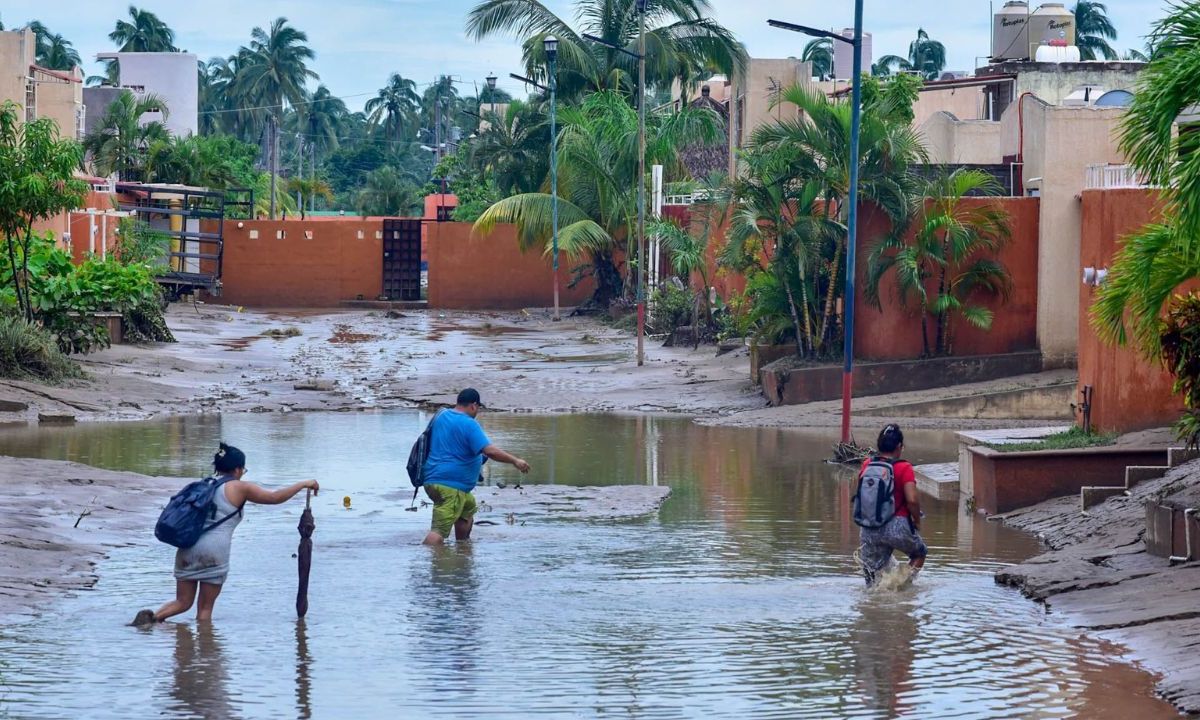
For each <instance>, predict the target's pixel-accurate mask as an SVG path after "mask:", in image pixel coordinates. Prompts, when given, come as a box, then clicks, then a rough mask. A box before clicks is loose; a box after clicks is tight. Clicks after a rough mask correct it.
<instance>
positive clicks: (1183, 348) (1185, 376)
mask: <svg viewBox="0 0 1200 720" xmlns="http://www.w3.org/2000/svg"><path fill="white" fill-rule="evenodd" d="M1160 342H1161V344H1162V358H1163V363H1164V364H1166V366H1167V370H1169V371H1170V373H1171V375H1173V376H1174V377H1175V388H1174V389H1175V392H1177V393H1179V394H1180V395H1182V396H1183V403H1184V407H1185V408H1186V411H1185V413H1184V415H1183V417H1182V418H1180V419H1179V422H1178V423H1176V425H1175V432H1176V434H1177V436H1178V437H1179V439H1180V440H1182V441H1183V442H1184V443H1186V444H1187V446H1188V447H1189V448H1196V447H1197V446H1198V445H1200V297H1197V296H1196V295H1194V294H1189V295H1186V296H1177V297H1176V298H1175V302H1174V303H1173V305H1172V307H1171V309H1170V311H1169V312H1168V313H1167V317H1166V320H1165V322H1164V323H1163V327H1162V333H1161V335H1160Z"/></svg>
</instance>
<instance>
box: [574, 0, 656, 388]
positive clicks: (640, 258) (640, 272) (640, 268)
mask: <svg viewBox="0 0 1200 720" xmlns="http://www.w3.org/2000/svg"><path fill="white" fill-rule="evenodd" d="M636 3H637V5H636V7H637V13H638V51H637V52H631V51H629V50H626V49H625V48H623V47H621V46H620V45H617V44H616V43H612V42H609V41H607V40H605V39H603V38H599V37H596V36H594V35H588V34H587V33H584V34H583V37H584V39H586V40H591V41H592V42H594V43H597V44H599V45H603V46H605V47H608V48H612V49H613V50H616V51H617V52H621V53H625V54H626V55H628V56H629V57H632V58H635V59H636V60H637V61H638V87H637V105H638V177H637V184H638V227H637V235H638V242H637V364H638V366H639V367H640V366H642V365H645V364H646V350H645V343H646V265H647V262H646V0H636Z"/></svg>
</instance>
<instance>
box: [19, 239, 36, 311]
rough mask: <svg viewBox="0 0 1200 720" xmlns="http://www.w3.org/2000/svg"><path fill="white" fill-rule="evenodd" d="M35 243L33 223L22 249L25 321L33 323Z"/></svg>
mask: <svg viewBox="0 0 1200 720" xmlns="http://www.w3.org/2000/svg"><path fill="white" fill-rule="evenodd" d="M32 243H33V221H32V220H30V221H29V224H28V225H26V226H25V242H24V243H23V244H22V247H21V286H22V287H24V289H25V319H26V320H27V321H29V322H33V298H32V297H31V296H30V294H29V246H30V245H31V244H32Z"/></svg>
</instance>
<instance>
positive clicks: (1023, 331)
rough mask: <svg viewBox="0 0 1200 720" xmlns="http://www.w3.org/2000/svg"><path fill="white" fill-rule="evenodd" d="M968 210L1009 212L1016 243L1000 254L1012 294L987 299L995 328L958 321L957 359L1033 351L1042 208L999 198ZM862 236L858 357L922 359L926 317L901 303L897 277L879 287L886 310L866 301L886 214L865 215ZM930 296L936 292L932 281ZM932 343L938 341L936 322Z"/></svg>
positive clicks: (886, 224)
mask: <svg viewBox="0 0 1200 720" xmlns="http://www.w3.org/2000/svg"><path fill="white" fill-rule="evenodd" d="M964 202H965V203H966V204H967V206H973V205H983V204H986V203H996V204H998V205H999V206H1000V207H1002V208H1003V209H1004V210H1005V211H1006V212H1007V213H1008V214H1009V226H1010V229H1011V231H1012V239H1011V240H1010V241H1009V243H1008V245H1007V246H1005V248H1004V249H1003V250H1002V251H1001V252H1000V254H999V257H998V259H999V260H1000V262H1002V263H1003V264H1004V266H1005V267H1006V268H1008V272H1009V274H1010V275H1011V276H1012V279H1013V288H1012V294H1011V296H1010V298H1009V300H1008V302H1007V303H1001V302H1000V301H999V300H998V299H995V298H986V299H982V304H983V305H984V306H985V307H988V308H990V309H991V310H992V311H993V312H994V313H995V318H994V320H993V321H992V328H991V330H979V329H977V328H975V327H972V326H970V325H968V324H967V323H966V322H965V321H964V320H962V319H961V318H959V319H957V320H955V322H954V325H953V330H954V347H953V349H954V354H955V355H957V356H972V355H993V354H999V353H1011V352H1019V351H1022V350H1034V349H1036V348H1037V347H1038V344H1037V316H1038V307H1039V304H1038V303H1039V301H1038V286H1039V283H1038V278H1039V276H1040V274H1039V269H1038V208H1039V204H1040V203H1039V201H1038V199H1037V198H995V199H975V198H968V199H966V200H965V201H964ZM860 217H861V218H862V226H861V227H862V232H861V233H860V236H859V242H858V257H859V258H860V259H861V260H860V262H859V265H858V267H859V277H858V282H857V286H858V288H859V296H858V301H857V302H858V306H857V307H858V313H857V318H856V321H855V328H854V347H855V355H856V357H859V358H862V359H864V360H905V359H911V358H916V357H920V355H921V352H922V343H921V315H920V313H919V312H918V311H916V310H915V308H914V309H910V310H906V309H905V308H903V307H901V306H900V304H899V302H898V300H897V297H898V296H897V293H896V283H895V279H894V278H895V276H894V274H893V273H888V274H887V275H886V276H885V277H884V279H883V281H882V282H881V283H880V297H881V300H882V305H883V310H882V311H881V310H877V309H876V308H875V307H874V306H872V305H870V304H869V303H867V302H866V298H865V295H864V290H865V288H866V276H867V258H868V257H869V255H870V251H871V248H872V247H874V245H875V243H876V242H878V240H879V239H880V238H882V237H884V236H885V235H886V234H887V233H888V232H889V231H890V223H889V221H888V218H887V216H886V215H884V214H883V213H882V212H880V211H878V210H875V209H874V208H870V209H866V208H864V211H863V212H862V213H861V214H860ZM928 289H929V292H930V293H936V289H937V288H936V282H934V281H931V282H930V286H929V288H928ZM928 335H929V342H930V345H931V347H932V345H933V343H934V342H935V332H934V329H933V325H932V323H931V324H930V328H929V333H928Z"/></svg>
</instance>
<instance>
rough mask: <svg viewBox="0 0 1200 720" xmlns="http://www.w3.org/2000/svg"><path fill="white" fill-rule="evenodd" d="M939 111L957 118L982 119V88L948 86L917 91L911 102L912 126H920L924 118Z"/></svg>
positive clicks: (923, 122)
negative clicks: (915, 97) (942, 88)
mask: <svg viewBox="0 0 1200 720" xmlns="http://www.w3.org/2000/svg"><path fill="white" fill-rule="evenodd" d="M939 112H948V113H950V114H951V115H953V116H954V117H956V118H958V119H959V120H982V119H984V112H985V98H984V94H983V88H981V87H961V88H948V89H945V90H926V91H923V92H921V93H919V94H918V95H917V101H916V102H915V103H913V127H918V128H919V127H921V125H923V124H925V121H926V120H928V119H929V118H930V117H932V116H933V115H934V114H936V113H939Z"/></svg>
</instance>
